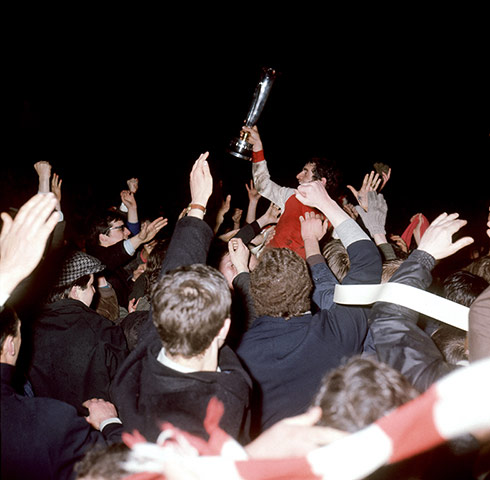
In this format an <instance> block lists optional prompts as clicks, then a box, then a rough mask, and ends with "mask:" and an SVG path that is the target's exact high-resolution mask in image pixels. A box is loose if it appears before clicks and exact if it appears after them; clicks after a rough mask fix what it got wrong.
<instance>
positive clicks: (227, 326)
mask: <svg viewBox="0 0 490 480" xmlns="http://www.w3.org/2000/svg"><path fill="white" fill-rule="evenodd" d="M230 325H231V319H229V318H225V321H224V322H223V326H222V327H221V330H220V331H219V333H218V337H219V338H221V339H222V340H225V339H226V336H227V335H228V332H229V331H230Z"/></svg>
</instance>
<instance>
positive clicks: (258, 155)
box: [243, 126, 294, 209]
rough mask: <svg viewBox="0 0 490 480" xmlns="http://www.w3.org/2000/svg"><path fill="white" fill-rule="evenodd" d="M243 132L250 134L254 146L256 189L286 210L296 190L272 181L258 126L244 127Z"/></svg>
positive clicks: (253, 167)
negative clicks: (289, 199) (287, 202)
mask: <svg viewBox="0 0 490 480" xmlns="http://www.w3.org/2000/svg"><path fill="white" fill-rule="evenodd" d="M243 130H244V131H245V132H248V133H249V134H250V135H249V137H248V139H247V141H248V142H249V143H251V144H252V145H253V149H252V155H253V157H252V177H253V182H254V185H255V188H256V189H257V191H258V192H259V193H260V195H262V196H263V197H265V198H267V199H268V200H270V201H271V202H274V203H275V204H276V205H277V206H279V207H280V208H281V209H284V205H285V203H286V200H287V199H288V198H289V197H290V196H291V195H294V189H292V188H289V187H281V186H280V185H278V184H277V183H275V182H273V181H272V180H271V177H270V174H269V169H268V167H267V162H266V161H265V157H264V150H263V147H262V140H261V138H260V135H259V131H258V129H257V126H254V127H243Z"/></svg>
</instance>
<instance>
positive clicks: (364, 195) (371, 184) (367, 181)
mask: <svg viewBox="0 0 490 480" xmlns="http://www.w3.org/2000/svg"><path fill="white" fill-rule="evenodd" d="M380 183H381V178H379V174H378V173H375V171H374V170H372V171H371V173H369V174H367V173H366V175H364V180H363V181H362V185H361V188H360V189H359V191H358V190H356V189H355V188H354V187H353V186H352V185H347V188H348V189H349V190H350V191H351V192H352V193H353V195H354V196H355V197H356V198H357V201H358V202H359V205H360V206H361V207H362V208H363V209H364V210H365V211H366V212H367V209H368V192H370V191H373V190H374V191H376V190H377V189H378V187H379V185H380Z"/></svg>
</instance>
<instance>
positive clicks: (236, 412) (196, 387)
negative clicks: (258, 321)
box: [111, 337, 252, 441]
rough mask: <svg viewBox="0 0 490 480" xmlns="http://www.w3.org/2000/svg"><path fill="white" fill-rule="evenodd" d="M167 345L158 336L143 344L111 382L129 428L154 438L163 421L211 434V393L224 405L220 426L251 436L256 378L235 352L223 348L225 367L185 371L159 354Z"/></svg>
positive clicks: (220, 361) (222, 364)
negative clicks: (251, 402) (208, 421)
mask: <svg viewBox="0 0 490 480" xmlns="http://www.w3.org/2000/svg"><path fill="white" fill-rule="evenodd" d="M161 348H162V342H161V340H160V338H158V337H154V339H153V341H149V340H148V337H147V338H146V341H145V342H142V343H140V344H139V345H138V347H137V348H136V350H134V351H133V352H132V353H131V355H130V357H129V358H128V360H127V361H126V362H125V363H124V365H123V366H122V368H121V369H120V370H119V371H118V374H117V376H116V378H115V380H114V382H113V384H112V388H111V397H112V402H113V403H114V404H115V405H116V407H117V410H118V413H119V417H120V418H121V420H122V422H123V424H124V429H125V431H129V432H132V431H133V430H135V429H136V430H138V431H139V432H140V433H141V434H142V435H143V436H144V437H145V438H146V439H148V440H149V441H155V440H156V439H157V437H158V435H159V433H160V432H161V429H160V425H161V423H162V422H163V421H167V422H170V423H172V424H173V425H175V426H176V427H178V428H181V429H182V430H185V431H187V432H190V433H193V434H195V435H198V436H201V437H202V438H207V433H206V431H205V429H204V426H203V421H204V418H205V416H206V408H207V406H208V403H209V400H210V399H211V398H212V397H217V398H218V399H219V400H221V401H222V402H223V404H224V406H225V411H224V415H223V418H222V419H221V422H220V426H221V428H223V430H225V431H226V432H227V433H228V434H230V435H231V436H232V437H233V438H236V439H239V440H242V441H248V437H243V436H242V432H244V431H245V432H248V428H249V422H250V413H249V397H250V390H251V388H252V383H251V381H250V378H249V376H248V375H247V374H246V372H245V371H244V370H243V367H242V365H241V364H240V361H239V360H238V358H237V356H236V355H235V353H234V352H233V351H232V350H231V349H229V348H228V347H226V346H225V347H223V348H221V350H220V353H219V358H218V364H219V366H220V369H221V372H194V373H180V372H177V371H175V370H173V369H171V368H168V367H166V366H165V365H162V364H161V363H160V362H159V361H158V360H157V356H158V354H159V352H160V349H161Z"/></svg>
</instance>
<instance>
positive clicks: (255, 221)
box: [0, 126, 490, 480]
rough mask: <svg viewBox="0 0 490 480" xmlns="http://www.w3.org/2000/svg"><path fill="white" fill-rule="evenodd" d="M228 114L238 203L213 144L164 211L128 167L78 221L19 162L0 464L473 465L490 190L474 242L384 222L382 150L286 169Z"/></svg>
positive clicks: (362, 471) (462, 475)
mask: <svg viewBox="0 0 490 480" xmlns="http://www.w3.org/2000/svg"><path fill="white" fill-rule="evenodd" d="M243 130H244V131H245V132H246V133H247V138H248V140H247V141H249V142H250V144H251V145H252V147H253V157H252V162H251V179H246V181H244V184H245V186H244V188H245V189H246V196H247V198H248V205H236V206H235V205H233V202H232V197H231V196H230V195H228V196H225V197H224V198H218V199H217V198H216V195H219V194H220V192H216V191H215V190H214V191H213V188H214V185H216V180H219V179H216V178H213V175H212V167H211V164H212V159H211V158H209V153H208V152H206V153H203V154H201V155H200V156H199V158H198V159H197V160H196V161H195V162H194V164H193V166H192V169H191V171H190V173H189V184H188V187H189V191H190V198H189V200H190V202H189V204H188V205H180V206H173V207H174V208H175V207H178V210H179V212H180V214H179V215H178V217H176V218H175V220H173V219H170V220H169V218H164V216H157V217H156V218H152V217H149V216H148V213H147V212H145V211H141V210H142V209H141V207H140V205H139V203H138V198H139V194H140V185H139V181H138V178H129V179H128V180H127V188H124V189H122V190H121V192H120V198H119V197H118V198H117V199H114V201H113V202H111V203H108V204H107V205H106V204H101V205H98V207H99V208H98V209H97V210H94V211H91V212H90V215H87V218H83V222H80V217H81V216H82V214H81V212H80V214H79V215H73V214H72V209H70V213H69V214H68V215H67V214H66V210H64V208H63V204H64V202H65V201H66V197H67V196H68V197H70V186H69V185H66V182H65V184H63V182H62V179H61V178H60V177H59V175H57V174H56V173H54V172H53V171H52V169H53V166H52V165H51V164H50V163H49V162H47V161H40V162H36V163H35V164H34V165H33V176H35V178H36V183H37V187H38V188H37V192H32V193H33V194H32V196H31V198H30V199H29V200H28V201H27V202H25V203H24V204H23V205H19V206H16V208H13V209H11V211H10V212H9V213H7V212H4V213H2V215H1V220H2V229H1V233H0V303H1V313H0V317H1V372H2V396H1V435H2V442H1V473H2V478H6V479H7V478H8V479H16V478H18V479H28V478H36V479H44V478H46V479H47V478H53V479H65V478H66V479H75V478H78V479H122V478H134V479H137V478H138V479H143V478H148V479H150V478H151V479H157V478H168V479H173V478H208V477H209V478H215V479H216V478H227V479H228V478H231V479H232V478H237V479H238V478H244V479H249V478H250V479H261V478H268V479H273V478H289V479H295V478H308V479H309V478H311V479H314V478H336V479H340V478H342V479H343V478H345V479H357V478H369V479H395V478H397V479H398V478H410V479H411V478H417V479H429V478H430V479H436V478H441V479H453V478H454V479H458V480H463V479H475V480H488V479H489V478H490V408H489V406H490V387H489V384H490V382H488V378H489V376H490V363H489V361H490V360H489V357H490V251H489V248H488V247H489V245H490V242H488V238H489V237H490V211H489V215H488V223H487V225H484V224H482V225H481V230H482V233H483V236H484V237H485V238H486V240H487V241H486V243H484V244H483V247H480V246H478V248H471V247H472V246H473V245H474V244H475V242H474V239H473V238H472V237H471V236H468V235H465V234H464V232H465V226H466V225H467V221H466V220H464V219H461V218H459V215H458V213H447V212H441V214H440V215H439V216H437V217H436V218H434V219H430V218H427V217H426V215H424V213H423V212H422V213H420V212H414V215H413V216H412V217H411V218H408V219H407V222H406V229H404V230H403V231H400V232H389V231H387V227H386V225H387V217H388V205H389V203H390V197H391V196H394V195H397V192H392V191H390V189H389V186H390V182H389V181H390V178H391V174H392V171H391V168H390V167H389V166H387V165H384V164H379V163H378V164H375V165H373V170H372V171H369V172H367V173H366V172H360V178H363V181H362V183H361V185H360V186H359V187H357V188H356V187H354V186H352V185H344V184H343V180H342V178H343V176H342V171H341V170H340V169H339V167H338V166H337V165H336V164H335V163H333V162H331V161H330V160H329V159H326V158H318V157H315V158H311V159H309V160H308V161H307V162H306V164H305V165H304V166H303V165H299V166H298V169H300V172H299V173H298V175H297V177H296V178H297V181H298V185H297V187H296V188H290V187H286V186H281V185H278V184H277V183H276V182H275V181H274V180H273V179H272V178H271V175H270V172H269V168H268V163H267V160H266V154H267V150H266V149H265V148H264V146H263V144H262V139H261V137H260V134H259V131H258V128H257V127H256V126H254V127H244V128H243ZM393 174H394V175H396V172H393ZM363 175H364V177H363ZM142 188H144V186H142ZM346 192H348V194H346ZM382 192H383V193H382ZM387 192H388V193H387ZM385 195H386V197H385ZM213 196H215V198H214V199H213ZM212 202H214V204H217V205H218V208H209V207H210V205H211V203H212ZM259 205H260V206H261V207H263V208H258V206H259ZM232 206H233V208H232ZM17 207H18V208H17ZM81 211H82V210H81ZM81 225H83V228H82V227H81ZM487 228H488V230H487ZM82 230H83V231H82ZM456 255H459V257H458V261H455V262H453V261H452V260H453V259H454V258H455V257H456Z"/></svg>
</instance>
